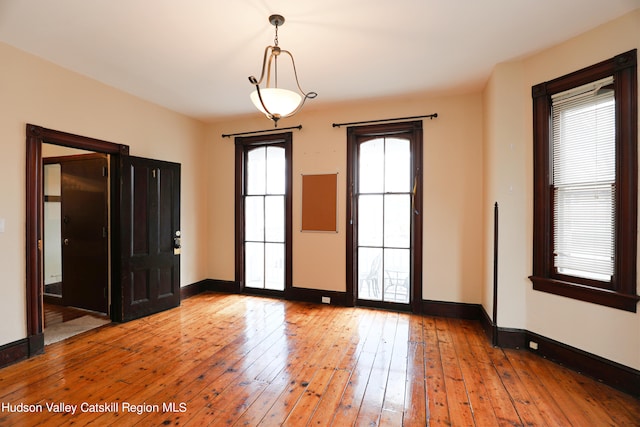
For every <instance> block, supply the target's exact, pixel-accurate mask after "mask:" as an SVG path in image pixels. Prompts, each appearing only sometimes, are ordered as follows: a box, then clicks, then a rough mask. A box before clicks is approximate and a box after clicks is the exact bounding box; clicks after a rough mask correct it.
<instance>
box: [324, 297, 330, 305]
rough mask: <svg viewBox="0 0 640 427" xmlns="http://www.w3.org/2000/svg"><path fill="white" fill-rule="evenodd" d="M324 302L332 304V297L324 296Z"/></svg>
mask: <svg viewBox="0 0 640 427" xmlns="http://www.w3.org/2000/svg"><path fill="white" fill-rule="evenodd" d="M322 303H323V304H331V297H322Z"/></svg>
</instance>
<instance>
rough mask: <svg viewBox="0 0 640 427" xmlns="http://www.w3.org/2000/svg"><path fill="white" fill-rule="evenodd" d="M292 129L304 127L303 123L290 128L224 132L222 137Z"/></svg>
mask: <svg viewBox="0 0 640 427" xmlns="http://www.w3.org/2000/svg"><path fill="white" fill-rule="evenodd" d="M291 129H298V130H300V129H302V125H298V126H291V127H288V128H274V129H263V130H252V131H249V132H239V133H223V134H222V137H223V138H231V137H232V136H241V135H253V134H257V133H265V132H273V133H280V132H282V131H285V130H291Z"/></svg>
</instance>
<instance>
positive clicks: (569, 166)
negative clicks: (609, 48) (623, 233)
mask: <svg viewBox="0 0 640 427" xmlns="http://www.w3.org/2000/svg"><path fill="white" fill-rule="evenodd" d="M551 100H552V138H553V142H552V153H551V154H552V189H553V194H552V196H553V263H554V268H555V270H556V272H557V273H558V274H562V275H568V276H576V277H581V278H586V279H592V280H598V281H603V282H610V281H611V278H612V275H613V272H614V253H615V194H616V139H615V138H616V135H615V131H616V126H615V97H614V90H613V77H608V78H605V79H602V80H598V81H596V82H593V83H590V84H587V85H584V86H580V87H577V88H573V89H571V90H569V91H565V92H560V93H557V94H554V95H553V96H552V99H551Z"/></svg>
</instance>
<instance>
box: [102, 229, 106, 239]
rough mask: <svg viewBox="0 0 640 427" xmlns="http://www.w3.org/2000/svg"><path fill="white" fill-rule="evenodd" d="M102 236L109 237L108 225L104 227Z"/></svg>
mask: <svg viewBox="0 0 640 427" xmlns="http://www.w3.org/2000/svg"><path fill="white" fill-rule="evenodd" d="M102 237H107V227H102Z"/></svg>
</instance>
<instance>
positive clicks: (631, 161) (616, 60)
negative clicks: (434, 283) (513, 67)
mask: <svg viewBox="0 0 640 427" xmlns="http://www.w3.org/2000/svg"><path fill="white" fill-rule="evenodd" d="M607 76H614V79H615V82H614V85H615V94H616V187H617V194H616V218H615V220H616V230H615V261H614V274H613V278H612V281H611V283H610V284H609V283H607V284H606V285H605V284H599V283H589V282H586V281H582V280H579V279H577V278H571V277H567V276H562V277H560V276H558V275H555V274H554V268H553V207H552V205H553V203H552V201H553V196H552V186H551V180H550V179H551V168H550V166H551V165H550V159H551V151H550V150H551V137H550V135H551V129H550V128H551V95H553V94H556V93H560V92H563V91H565V90H569V89H571V88H574V87H578V86H580V85H584V84H587V83H590V82H593V81H596V80H598V79H601V78H605V77H607ZM532 97H533V147H534V148H533V149H534V153H533V154H534V155H533V158H534V159H533V169H534V200H533V275H532V276H530V279H531V281H532V282H533V288H534V289H535V290H538V291H543V292H549V293H553V294H556V295H562V296H565V297H569V298H574V299H578V300H582V301H587V302H591V303H595V304H600V305H605V306H608V307H613V308H617V309H621V310H626V311H631V312H636V310H637V308H636V307H637V302H638V301H639V300H640V297H639V296H638V295H637V290H636V262H637V248H636V246H637V218H638V214H637V213H638V206H637V205H638V200H637V199H638V147H637V145H638V144H637V141H638V109H637V100H638V90H637V58H636V50H635V49H634V50H632V51H629V52H626V53H623V54H620V55H617V56H615V57H613V58H611V59H608V60H606V61H603V62H600V63H598V64H595V65H592V66H590V67H587V68H584V69H582V70H579V71H576V72H573V73H571V74H568V75H566V76H563V77H559V78H557V79H554V80H551V81H548V82H544V83H540V84H538V85H536V86H533V88H532Z"/></svg>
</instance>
